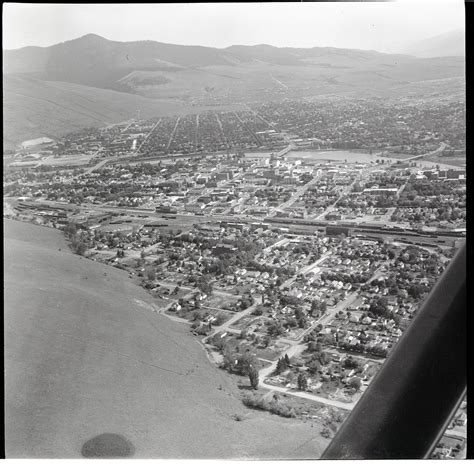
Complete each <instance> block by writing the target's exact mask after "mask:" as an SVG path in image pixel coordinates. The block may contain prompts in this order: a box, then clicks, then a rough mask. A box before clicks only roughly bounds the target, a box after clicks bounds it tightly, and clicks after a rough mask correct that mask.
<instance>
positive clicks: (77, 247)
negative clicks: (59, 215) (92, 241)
mask: <svg viewBox="0 0 474 464" xmlns="http://www.w3.org/2000/svg"><path fill="white" fill-rule="evenodd" d="M80 230H81V227H80V226H79V225H78V224H76V223H75V222H69V223H68V224H66V226H65V227H64V229H63V231H64V235H65V236H66V237H67V238H68V239H69V240H70V241H71V244H70V247H71V250H72V251H73V252H74V253H76V254H78V255H81V256H82V255H84V253H85V252H86V250H87V243H86V241H85V240H84V238H83V237H82V236H81V235H80V234H79V231H80Z"/></svg>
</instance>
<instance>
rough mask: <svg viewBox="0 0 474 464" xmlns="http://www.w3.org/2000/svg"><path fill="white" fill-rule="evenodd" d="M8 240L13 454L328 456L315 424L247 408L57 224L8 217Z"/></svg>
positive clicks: (200, 353) (141, 299)
mask: <svg viewBox="0 0 474 464" xmlns="http://www.w3.org/2000/svg"><path fill="white" fill-rule="evenodd" d="M4 240H5V241H4V251H5V255H4V256H5V257H4V262H5V275H4V288H5V295H4V325H5V329H4V333H5V335H4V336H5V346H4V349H5V351H4V359H5V425H6V427H5V449H6V456H7V457H8V458H80V457H82V456H90V455H91V447H92V448H93V447H94V445H95V446H96V448H97V445H96V444H97V442H101V441H102V442H104V441H106V442H107V441H110V440H111V439H112V440H113V439H114V437H115V440H119V441H121V443H122V444H128V451H129V454H128V456H130V457H132V456H133V457H136V458H175V459H184V458H202V459H211V458H214V459H224V458H227V459H230V458H233V459H237V458H240V459H265V458H266V459H309V458H313V459H314V458H317V457H319V456H320V455H321V452H322V450H323V449H324V448H325V446H326V444H327V442H328V440H326V439H323V438H322V437H320V436H319V431H320V428H318V427H319V426H318V425H317V424H314V427H313V426H312V425H311V424H310V422H307V423H304V422H302V421H298V420H294V419H284V418H281V417H277V416H271V415H270V414H268V413H264V412H258V411H254V410H249V409H247V408H246V407H245V406H243V404H242V403H241V401H240V399H239V391H238V389H237V388H236V386H235V379H232V378H230V377H229V376H228V374H226V373H224V371H221V370H219V369H217V368H215V367H213V366H212V365H211V364H210V363H209V361H208V360H207V358H206V354H205V352H204V350H203V349H202V347H201V346H200V345H199V344H198V343H197V342H196V340H195V339H194V338H193V337H192V336H191V335H190V334H189V329H188V327H187V326H184V325H182V324H179V323H175V322H172V321H170V320H169V319H167V318H166V317H164V316H161V315H158V314H156V313H154V312H152V311H151V310H150V307H151V304H152V303H153V299H152V297H151V296H150V295H149V294H147V293H146V292H145V290H143V289H142V288H140V287H138V286H136V285H135V284H133V283H132V282H131V281H130V280H129V279H128V278H127V276H128V274H127V273H125V272H123V271H120V270H118V269H115V268H112V267H109V266H105V265H102V264H99V263H96V262H93V261H90V260H87V259H84V258H80V257H79V256H77V255H73V254H72V253H71V252H70V251H69V250H68V248H67V244H66V243H65V241H64V238H63V236H62V234H61V233H60V232H59V231H57V230H54V229H47V228H43V227H40V226H35V225H32V224H26V223H21V222H17V221H11V220H5V221H4ZM235 415H239V416H240V417H241V419H242V420H239V421H236V420H235V418H234V416H235ZM96 451H97V449H96Z"/></svg>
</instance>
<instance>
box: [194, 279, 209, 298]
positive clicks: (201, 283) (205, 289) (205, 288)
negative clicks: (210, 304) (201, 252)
mask: <svg viewBox="0 0 474 464" xmlns="http://www.w3.org/2000/svg"><path fill="white" fill-rule="evenodd" d="M197 288H199V290H201V292H202V293H205V294H206V295H211V294H212V284H211V283H210V282H209V279H208V278H207V277H205V276H201V277H200V278H199V279H198V281H197Z"/></svg>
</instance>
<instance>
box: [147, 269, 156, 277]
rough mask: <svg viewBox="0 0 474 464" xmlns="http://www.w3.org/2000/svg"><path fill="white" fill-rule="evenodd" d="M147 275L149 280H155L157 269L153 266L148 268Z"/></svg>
mask: <svg viewBox="0 0 474 464" xmlns="http://www.w3.org/2000/svg"><path fill="white" fill-rule="evenodd" d="M146 277H147V279H148V280H155V279H156V273H155V270H154V269H153V268H152V267H150V268H148V269H147V271H146Z"/></svg>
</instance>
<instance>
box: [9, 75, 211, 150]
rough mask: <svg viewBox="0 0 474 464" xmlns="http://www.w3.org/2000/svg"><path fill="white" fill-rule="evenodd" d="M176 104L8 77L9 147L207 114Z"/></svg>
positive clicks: (106, 91) (70, 85)
mask: <svg viewBox="0 0 474 464" xmlns="http://www.w3.org/2000/svg"><path fill="white" fill-rule="evenodd" d="M205 109H206V108H205V107H189V106H186V105H184V104H182V103H177V102H173V101H171V100H161V99H150V98H145V97H141V96H139V95H131V94H127V93H123V92H116V91H113V90H106V89H98V88H94V87H87V86H83V85H77V84H71V83H67V82H51V81H41V80H38V79H35V78H31V77H26V76H19V75H6V76H4V77H3V112H4V120H3V128H4V135H3V137H4V139H3V140H4V142H3V143H4V148H13V147H14V146H16V145H17V144H18V143H20V142H22V141H24V140H29V139H33V138H37V137H50V138H53V139H54V138H56V137H59V136H61V135H64V134H66V133H68V132H72V131H74V130H76V129H81V128H84V127H100V126H104V125H106V124H109V123H114V122H120V121H124V120H127V119H130V118H133V117H136V114H137V110H140V115H141V117H142V118H151V117H155V116H165V115H170V114H176V113H183V112H196V111H202V110H205Z"/></svg>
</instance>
